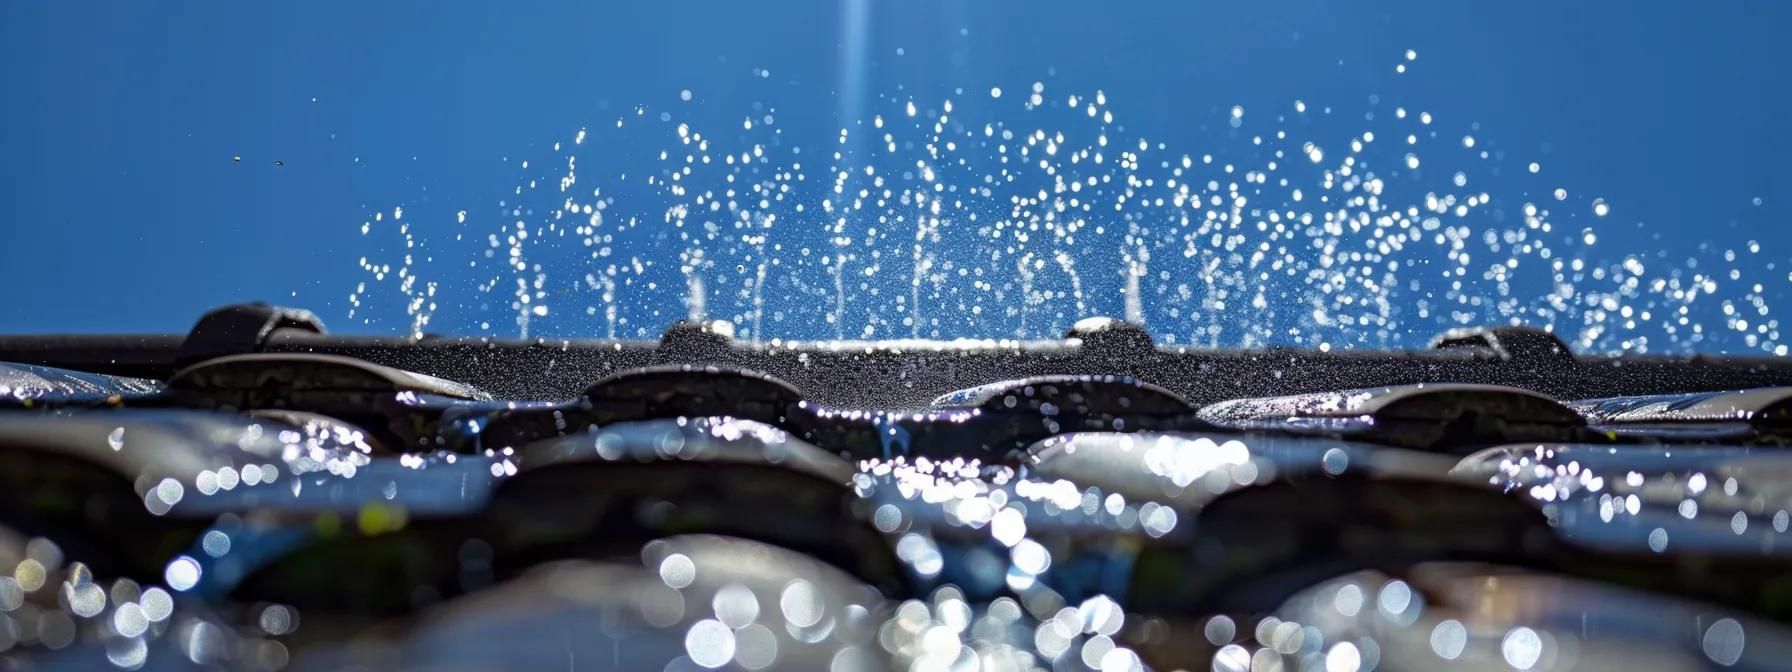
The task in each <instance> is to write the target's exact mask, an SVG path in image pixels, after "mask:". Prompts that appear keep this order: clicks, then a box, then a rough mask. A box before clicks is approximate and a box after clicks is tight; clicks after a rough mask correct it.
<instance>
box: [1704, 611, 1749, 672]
mask: <svg viewBox="0 0 1792 672" xmlns="http://www.w3.org/2000/svg"><path fill="white" fill-rule="evenodd" d="M1745 644H1746V641H1745V637H1744V636H1743V632H1742V624H1741V623H1738V622H1736V619H1734V618H1720V619H1718V620H1717V622H1715V623H1712V624H1711V627H1709V628H1706V629H1705V637H1704V639H1703V640H1702V641H1701V642H1700V645H1701V647H1702V648H1703V649H1704V650H1705V657H1707V658H1710V659H1711V662H1714V663H1717V664H1719V665H1723V666H1726V667H1728V666H1730V665H1735V664H1736V663H1737V662H1740V661H1741V660H1742V650H1743V647H1744V645H1745Z"/></svg>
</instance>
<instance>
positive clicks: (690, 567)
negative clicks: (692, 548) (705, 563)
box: [660, 553, 697, 589]
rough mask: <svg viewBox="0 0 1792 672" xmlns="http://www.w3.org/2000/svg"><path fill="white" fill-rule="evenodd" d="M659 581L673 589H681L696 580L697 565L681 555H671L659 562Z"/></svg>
mask: <svg viewBox="0 0 1792 672" xmlns="http://www.w3.org/2000/svg"><path fill="white" fill-rule="evenodd" d="M660 580H661V581H665V582H666V585H668V586H671V587H673V588H678V589H683V588H684V587H685V586H689V585H691V582H692V581H695V580H697V564H696V563H694V562H691V559H690V558H689V557H686V556H685V555H684V554H683V553H673V554H672V555H668V556H666V559H665V560H662V561H660Z"/></svg>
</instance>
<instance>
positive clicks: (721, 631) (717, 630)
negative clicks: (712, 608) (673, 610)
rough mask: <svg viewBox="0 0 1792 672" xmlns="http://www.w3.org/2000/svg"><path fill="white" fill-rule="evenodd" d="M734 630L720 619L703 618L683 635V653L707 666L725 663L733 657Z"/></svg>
mask: <svg viewBox="0 0 1792 672" xmlns="http://www.w3.org/2000/svg"><path fill="white" fill-rule="evenodd" d="M734 644H735V642H734V631H733V630H732V629H730V628H729V627H728V626H727V625H724V624H723V623H722V622H721V621H717V620H713V619H704V620H701V621H698V622H697V624H696V625H692V626H691V629H690V630H689V631H687V632H685V635H684V651H685V655H688V656H690V657H691V662H694V663H696V664H698V665H701V666H703V667H707V668H711V669H714V668H718V667H721V666H723V665H727V664H728V661H730V660H733V659H734Z"/></svg>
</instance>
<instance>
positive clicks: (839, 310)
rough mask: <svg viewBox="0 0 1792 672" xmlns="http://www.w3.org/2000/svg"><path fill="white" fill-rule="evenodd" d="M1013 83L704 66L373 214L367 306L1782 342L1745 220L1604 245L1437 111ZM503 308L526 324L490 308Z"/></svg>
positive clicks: (1370, 341)
mask: <svg viewBox="0 0 1792 672" xmlns="http://www.w3.org/2000/svg"><path fill="white" fill-rule="evenodd" d="M1407 57H1408V60H1410V59H1411V58H1413V57H1415V56H1414V55H1413V54H1411V53H1410V52H1409V53H1408V54H1407ZM1401 69H1402V71H1403V72H1404V69H1405V63H1404V62H1402V63H1401ZM756 74H758V73H756ZM765 74H766V75H769V73H765ZM1023 91H1024V93H1023V94H1022V95H1019V96H1016V95H1014V94H1013V92H1012V90H1011V91H1010V92H1009V93H1008V95H1004V93H1003V90H1002V89H1000V88H992V89H990V90H988V91H987V92H969V93H967V92H965V91H963V90H956V91H953V92H951V93H950V95H943V96H941V97H940V98H939V99H938V100H925V101H924V100H920V99H918V98H915V97H889V96H886V97H884V98H882V100H881V104H880V106H878V107H877V108H876V109H874V110H870V112H871V114H870V118H869V119H864V120H854V121H853V122H852V123H849V124H845V125H844V126H843V127H842V128H839V129H838V131H837V133H835V132H832V131H830V132H829V134H828V135H827V136H825V137H795V135H794V134H793V133H792V134H787V133H786V132H785V129H783V128H782V127H780V126H779V124H778V119H777V114H776V109H775V107H767V106H765V105H764V104H762V103H755V104H754V106H753V107H754V110H753V114H752V115H750V116H746V117H744V118H742V120H741V121H740V122H739V123H738V125H736V126H733V127H727V128H716V129H714V130H713V131H705V130H701V129H698V128H695V127H693V125H692V124H691V123H690V122H687V121H682V120H681V119H680V118H679V115H678V111H679V110H680V109H681V108H680V107H679V106H680V105H692V104H694V103H691V102H689V98H690V96H689V95H688V93H687V94H684V95H681V96H680V99H681V100H680V101H679V102H678V103H675V104H673V106H672V107H670V108H668V109H665V110H654V109H650V108H648V107H646V106H642V107H637V108H635V109H633V110H630V111H629V112H627V113H625V114H623V115H620V116H619V117H617V118H615V119H612V120H610V121H609V122H606V123H604V124H602V125H600V126H599V127H597V128H594V129H580V130H578V131H577V132H576V133H575V134H573V135H572V136H571V142H570V143H564V144H563V143H556V144H555V145H554V152H553V159H552V161H551V162H550V163H551V165H553V166H563V167H564V170H560V169H558V168H555V169H554V172H555V173H557V174H555V175H552V176H551V177H539V176H538V177H529V175H533V174H535V173H538V172H539V171H540V170H541V169H540V168H536V169H534V170H533V171H532V170H531V169H530V167H529V162H526V161H525V162H522V163H521V166H522V169H523V173H524V177H523V178H522V179H521V180H520V181H519V183H518V184H517V185H515V187H514V188H513V189H511V193H510V194H508V195H507V196H506V197H505V198H504V199H503V200H501V201H499V202H498V204H497V206H496V207H495V208H491V207H487V208H484V209H475V210H474V211H473V212H475V213H477V214H475V215H469V214H468V211H461V212H458V213H455V215H454V216H453V219H452V221H443V222H441V223H439V224H436V223H433V222H432V223H431V224H430V225H427V226H426V225H421V224H418V223H417V222H415V221H413V220H407V219H405V218H404V213H403V210H402V209H401V208H395V209H393V210H392V212H391V213H390V215H389V216H388V214H387V213H385V212H380V213H374V214H373V216H372V217H371V218H370V219H369V220H367V221H365V222H363V223H362V231H363V233H365V234H366V235H367V236H369V237H370V239H372V240H370V243H373V244H375V245H392V244H397V245H402V248H401V249H391V250H387V251H386V252H385V256H384V257H381V256H380V255H375V257H376V258H383V259H391V261H372V260H370V259H369V258H365V257H364V258H362V259H361V263H360V266H361V269H362V271H363V273H365V274H366V275H367V276H368V277H367V278H366V281H363V282H362V283H360V284H359V285H357V287H356V289H355V291H354V293H353V294H352V295H351V297H350V314H351V317H353V318H354V319H357V320H361V321H363V322H364V323H367V324H374V323H376V322H378V323H386V322H387V321H388V320H390V319H391V317H390V316H391V315H393V314H394V311H393V310H391V309H390V308H388V307H385V306H386V305H387V304H385V303H384V301H385V298H386V297H388V296H391V295H392V294H393V293H395V294H396V295H397V296H398V297H399V298H400V299H401V301H399V302H398V305H402V306H403V309H404V314H405V315H406V316H407V317H408V320H407V321H408V323H409V324H408V326H409V328H410V331H411V332H412V333H421V332H422V331H423V330H424V328H425V327H427V326H428V325H430V324H431V323H432V320H436V319H437V318H441V317H444V316H446V319H448V320H450V322H451V323H452V324H454V325H456V328H454V329H451V331H457V332H458V331H478V332H483V333H493V334H496V333H515V334H520V335H523V336H531V335H552V336H556V337H592V336H606V337H648V338H651V337H654V336H657V334H658V332H659V330H660V329H663V328H664V327H665V325H667V324H669V323H670V322H671V321H672V320H674V319H677V318H679V317H691V318H705V319H728V320H730V321H732V322H734V323H735V324H736V325H740V326H741V333H740V334H739V336H740V337H742V338H749V339H771V338H773V337H779V338H784V339H802V338H835V339H864V338H935V339H938V338H958V337H972V338H1008V337H1019V338H1028V337H1046V338H1051V337H1056V336H1058V335H1060V334H1062V333H1063V330H1064V329H1065V328H1066V327H1067V326H1068V325H1069V324H1071V323H1072V322H1074V321H1076V320H1077V319H1080V318H1082V317H1086V316H1089V315H1094V314H1117V315H1123V316H1125V317H1126V318H1127V319H1129V320H1133V321H1135V322H1139V323H1143V324H1146V325H1148V327H1149V329H1150V330H1151V331H1152V333H1153V334H1154V335H1156V336H1157V338H1158V339H1159V340H1160V342H1164V343H1169V344H1188V345H1198V346H1212V347H1224V346H1247V347H1250V346H1263V345H1269V344H1291V345H1297V346H1301V347H1314V348H1319V349H1327V350H1329V349H1331V348H1333V347H1411V346H1417V345H1422V344H1423V343H1424V342H1425V341H1426V340H1427V339H1428V338H1430V337H1431V336H1432V335H1434V334H1436V333H1438V332H1440V331H1442V330H1444V329H1447V328H1451V327H1456V326H1465V325H1497V324H1528V325H1533V326H1539V327H1543V328H1547V329H1551V330H1553V331H1555V332H1557V333H1558V334H1560V335H1562V336H1563V337H1564V339H1566V340H1568V341H1569V342H1570V343H1571V344H1573V345H1574V346H1576V347H1577V348H1579V349H1582V350H1606V351H1610V350H1628V351H1637V352H1643V351H1651V350H1657V351H1660V350H1670V351H1672V350H1695V349H1696V350H1701V351H1713V350H1722V351H1756V352H1767V353H1772V354H1778V355H1784V354H1786V349H1787V348H1786V345H1783V344H1782V339H1781V336H1780V333H1779V330H1778V321H1777V319H1775V318H1774V317H1773V316H1772V315H1771V314H1770V311H1769V309H1768V301H1769V298H1770V291H1769V289H1768V288H1767V287H1765V286H1764V285H1767V284H1774V285H1775V286H1774V287H1773V288H1772V290H1771V292H1772V293H1771V296H1778V293H1779V292H1782V291H1783V288H1784V286H1783V285H1778V284H1777V283H1775V282H1774V280H1773V279H1772V278H1766V277H1751V274H1759V273H1761V272H1762V270H1763V269H1765V271H1766V273H1768V274H1773V273H1777V272H1778V271H1776V270H1775V268H1776V266H1775V264H1774V263H1772V262H1768V261H1764V260H1763V259H1759V258H1755V257H1757V256H1758V255H1760V252H1761V250H1760V246H1759V245H1758V244H1757V243H1755V242H1753V241H1748V242H1745V243H1741V244H1738V245H1733V246H1714V245H1706V246H1702V247H1700V248H1699V249H1697V250H1687V251H1675V253H1676V254H1681V253H1685V254H1687V256H1686V257H1684V258H1681V259H1669V258H1667V257H1666V256H1665V255H1664V254H1661V253H1660V252H1661V251H1657V250H1645V249H1636V250H1630V251H1623V250H1608V246H1607V245H1603V244H1601V243H1600V237H1599V234H1600V232H1601V231H1602V229H1601V227H1600V226H1599V225H1600V224H1601V223H1602V222H1607V221H1611V220H1613V219H1616V218H1617V216H1618V213H1619V210H1618V208H1617V207H1616V206H1615V205H1613V204H1611V203H1608V202H1606V201H1605V200H1604V199H1600V198H1592V199H1579V198H1573V199H1571V198H1570V196H1569V194H1568V193H1567V190H1566V189H1564V188H1560V187H1552V186H1549V184H1548V182H1547V180H1548V176H1547V175H1546V174H1545V173H1544V170H1543V166H1541V165H1540V164H1539V163H1536V162H1530V161H1528V160H1524V159H1519V160H1518V161H1519V163H1518V165H1521V166H1523V168H1521V169H1519V171H1522V172H1520V173H1519V175H1520V177H1519V178H1518V179H1524V180H1529V183H1528V186H1526V187H1524V188H1523V189H1522V190H1520V191H1517V192H1516V193H1497V192H1489V191H1481V190H1479V189H1477V188H1476V182H1477V179H1476V178H1475V176H1474V175H1475V174H1476V173H1477V172H1478V171H1492V172H1494V173H1495V174H1497V173H1498V171H1499V170H1500V167H1501V166H1503V165H1506V163H1507V162H1508V157H1506V156H1505V153H1504V152H1503V151H1490V149H1489V146H1490V145H1491V144H1493V143H1490V142H1487V141H1484V140H1481V139H1478V138H1477V137H1476V136H1475V135H1473V134H1472V132H1471V133H1459V132H1455V131H1446V130H1444V126H1445V123H1444V120H1440V119H1437V118H1434V117H1433V115H1432V114H1430V113H1429V112H1425V111H1422V110H1418V109H1409V108H1407V107H1405V106H1394V109H1393V114H1392V118H1391V119H1389V118H1388V116H1389V115H1386V114H1385V113H1384V114H1382V115H1381V117H1380V119H1381V120H1380V121H1378V122H1377V121H1365V123H1364V125H1365V126H1367V127H1368V128H1364V129H1363V130H1361V131H1360V132H1357V133H1354V134H1352V135H1349V136H1348V137H1343V138H1336V137H1329V138H1327V137H1319V136H1321V135H1323V134H1322V133H1320V132H1318V131H1316V130H1315V128H1317V127H1316V126H1315V125H1314V124H1313V123H1312V122H1313V121H1314V120H1316V119H1320V118H1322V117H1330V116H1331V115H1332V108H1331V107H1318V106H1310V105H1309V104H1307V103H1306V102H1303V101H1292V102H1291V104H1289V105H1288V107H1287V108H1286V109H1284V110H1277V111H1272V112H1270V113H1268V114H1264V115H1262V117H1263V118H1262V119H1259V115H1258V113H1256V112H1251V113H1249V114H1247V111H1246V110H1245V109H1244V108H1243V107H1242V106H1231V107H1230V108H1229V110H1227V111H1225V112H1224V113H1223V114H1224V120H1225V122H1226V127H1227V129H1228V130H1227V131H1226V132H1224V133H1223V134H1221V135H1220V136H1219V137H1215V138H1211V139H1210V140H1211V143H1212V144H1211V145H1208V146H1205V151H1199V150H1198V149H1197V148H1185V147H1176V146H1172V145H1171V144H1169V143H1168V142H1165V141H1155V140H1153V139H1152V138H1151V137H1149V136H1148V135H1146V134H1142V133H1138V132H1136V130H1134V129H1128V128H1127V127H1126V126H1124V125H1122V124H1121V123H1119V122H1118V121H1117V119H1118V117H1119V116H1120V115H1121V114H1122V113H1123V108H1122V107H1121V106H1119V105H1118V104H1117V103H1114V102H1112V101H1110V100H1109V99H1108V97H1107V96H1106V95H1105V94H1104V93H1103V92H1101V91H1099V90H1098V91H1093V92H1088V93H1069V92H1052V91H1048V90H1047V87H1046V85H1045V84H1044V83H1043V82H1036V83H1033V84H1032V85H1031V86H1030V87H1026V88H1024V89H1023ZM1372 101H1373V102H1376V103H1379V98H1378V97H1372ZM1384 109H1385V108H1384ZM1340 118H1341V116H1340ZM1365 118H1366V119H1369V120H1373V119H1375V115H1374V114H1369V115H1365ZM1470 130H1471V131H1478V125H1474V126H1472V127H1471V128H1470ZM643 147H649V148H657V149H649V150H648V151H647V153H646V154H645V155H644V154H643V153H642V148H643ZM1514 172H1518V171H1514ZM587 175H596V176H598V177H596V178H595V179H594V180H588V179H587V178H586V176H587ZM1444 176H1448V177H1447V179H1444ZM1512 181H1513V178H1506V179H1504V180H1495V181H1494V182H1498V183H1500V184H1502V185H1505V184H1509V183H1512ZM1531 193H1536V194H1541V195H1542V196H1541V197H1535V198H1533V197H1530V196H1529V194H1531ZM1589 223H1590V224H1589ZM375 241H377V242H375ZM674 261H675V262H676V263H673V262H674ZM395 267H396V270H394V268H395ZM425 278H427V279H425ZM1788 280H1792V277H1789V278H1788ZM394 281H395V282H394ZM370 283H371V284H370ZM376 290H377V291H376ZM376 297H377V300H376ZM678 306H682V307H683V310H682V311H680V310H678V308H676V307H678ZM505 315H508V316H510V317H511V318H513V319H512V321H513V322H514V327H515V329H514V331H512V330H511V329H509V328H508V327H503V326H499V327H494V326H493V325H494V324H498V325H502V324H503V323H504V322H505V320H504V319H503V317H502V316H505Z"/></svg>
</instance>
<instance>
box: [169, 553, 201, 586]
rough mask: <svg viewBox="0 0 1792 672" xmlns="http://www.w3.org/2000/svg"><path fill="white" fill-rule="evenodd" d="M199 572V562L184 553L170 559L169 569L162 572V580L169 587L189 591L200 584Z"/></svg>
mask: <svg viewBox="0 0 1792 672" xmlns="http://www.w3.org/2000/svg"><path fill="white" fill-rule="evenodd" d="M199 574H200V570H199V562H198V561H196V560H194V559H192V558H189V557H187V556H184V555H183V556H180V557H178V558H175V559H174V560H171V561H169V563H168V569H167V570H166V571H164V572H162V580H163V583H166V584H168V587H169V588H173V589H175V590H178V591H187V590H192V589H193V586H196V585H199Z"/></svg>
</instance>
